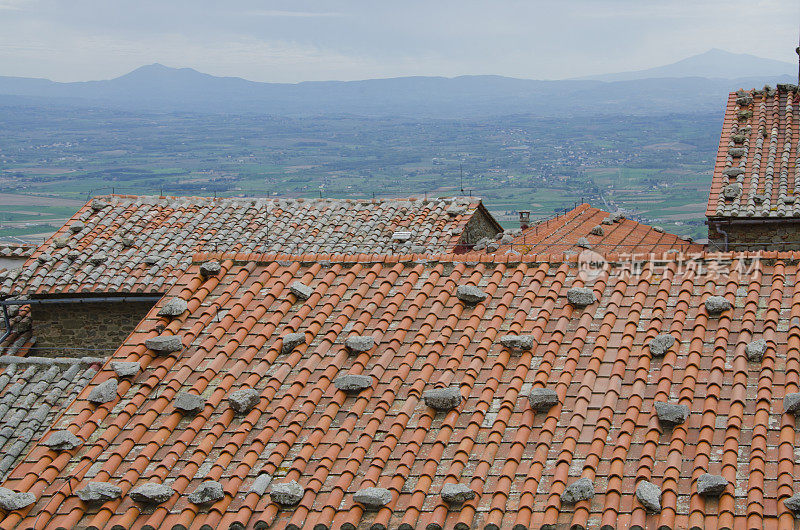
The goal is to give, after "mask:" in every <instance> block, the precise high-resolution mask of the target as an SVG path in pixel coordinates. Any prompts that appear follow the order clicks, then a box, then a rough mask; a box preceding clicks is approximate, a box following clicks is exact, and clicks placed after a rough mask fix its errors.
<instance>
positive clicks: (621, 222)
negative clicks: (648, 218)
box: [497, 203, 704, 254]
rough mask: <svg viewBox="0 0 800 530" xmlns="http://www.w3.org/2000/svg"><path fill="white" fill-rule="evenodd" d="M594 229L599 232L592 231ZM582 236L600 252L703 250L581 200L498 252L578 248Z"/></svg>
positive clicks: (524, 252) (540, 252)
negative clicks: (565, 211)
mask: <svg viewBox="0 0 800 530" xmlns="http://www.w3.org/2000/svg"><path fill="white" fill-rule="evenodd" d="M598 227H599V229H598ZM593 230H596V231H597V232H599V233H592V231H593ZM581 238H586V239H587V240H588V242H589V244H590V247H589V248H590V249H591V250H593V251H595V252H599V253H600V254H607V253H609V252H613V253H617V254H649V253H651V252H655V253H656V254H660V253H663V252H666V251H668V250H679V251H682V252H687V253H695V252H702V251H703V250H704V247H703V245H699V244H697V243H691V242H690V241H686V240H684V239H682V238H681V237H679V236H676V235H674V234H668V233H666V232H664V230H663V229H661V228H658V227H654V226H649V225H645V224H642V223H639V222H636V221H633V220H631V219H625V218H624V217H621V216H615V215H612V214H610V213H608V212H604V211H603V210H600V209H598V208H594V207H592V206H590V205H589V204H585V203H584V204H581V205H579V206H577V207H576V208H573V209H572V210H570V211H569V212H567V213H565V214H564V215H562V216H558V217H554V218H552V219H548V220H546V221H543V222H541V223H539V224H536V225H534V226H531V227H530V228H528V229H527V230H525V231H524V232H523V233H522V234H521V235H519V236H517V237H515V238H514V240H513V241H511V242H510V243H506V244H501V245H500V248H499V249H498V251H497V252H499V253H505V252H508V251H514V252H518V253H521V254H550V253H552V254H561V253H563V252H570V251H574V252H580V251H581V250H583V248H585V247H581V246H579V243H580V239H581Z"/></svg>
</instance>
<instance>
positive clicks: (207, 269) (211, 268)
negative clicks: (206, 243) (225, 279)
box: [200, 261, 222, 278]
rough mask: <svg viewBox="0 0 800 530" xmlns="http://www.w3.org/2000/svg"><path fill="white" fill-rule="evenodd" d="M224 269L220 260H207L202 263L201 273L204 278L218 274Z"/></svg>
mask: <svg viewBox="0 0 800 530" xmlns="http://www.w3.org/2000/svg"><path fill="white" fill-rule="evenodd" d="M220 271H222V265H220V264H219V262H218V261H206V262H205V263H203V264H202V265H200V275H201V276H203V277H204V278H210V277H212V276H216V275H217V274H219V273H220Z"/></svg>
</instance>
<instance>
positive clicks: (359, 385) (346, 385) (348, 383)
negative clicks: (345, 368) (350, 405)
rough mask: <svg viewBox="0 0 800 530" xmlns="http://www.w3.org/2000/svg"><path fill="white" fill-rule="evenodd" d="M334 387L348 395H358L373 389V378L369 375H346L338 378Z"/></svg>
mask: <svg viewBox="0 0 800 530" xmlns="http://www.w3.org/2000/svg"><path fill="white" fill-rule="evenodd" d="M333 384H334V386H336V388H338V389H339V390H341V391H342V392H347V393H358V392H361V391H362V390H366V389H367V388H370V387H372V377H370V376H368V375H358V374H345V375H341V376H339V377H337V378H336V380H335V381H334V382H333Z"/></svg>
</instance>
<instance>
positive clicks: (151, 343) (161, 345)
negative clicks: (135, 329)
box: [144, 335, 183, 355]
mask: <svg viewBox="0 0 800 530" xmlns="http://www.w3.org/2000/svg"><path fill="white" fill-rule="evenodd" d="M144 345H145V347H147V349H149V350H153V351H154V352H156V353H158V354H161V355H167V354H169V353H174V352H177V351H181V350H182V349H183V343H182V342H181V337H180V335H159V336H158V337H151V338H149V339H147V340H145V341H144Z"/></svg>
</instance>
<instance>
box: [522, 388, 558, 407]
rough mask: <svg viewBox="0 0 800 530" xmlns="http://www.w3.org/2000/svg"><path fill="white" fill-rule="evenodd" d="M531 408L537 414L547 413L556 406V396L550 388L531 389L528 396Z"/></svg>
mask: <svg viewBox="0 0 800 530" xmlns="http://www.w3.org/2000/svg"><path fill="white" fill-rule="evenodd" d="M528 402H529V403H530V404H531V408H532V409H533V410H535V411H537V412H547V411H548V410H550V409H551V408H553V407H555V406H556V405H558V394H557V393H556V391H555V390H553V389H551V388H538V387H537V388H533V389H532V390H531V392H530V394H528Z"/></svg>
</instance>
